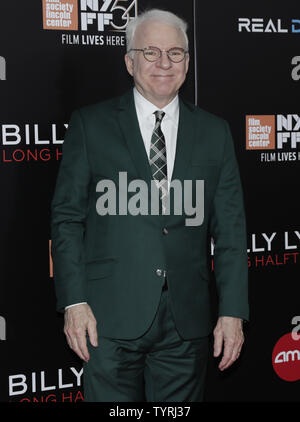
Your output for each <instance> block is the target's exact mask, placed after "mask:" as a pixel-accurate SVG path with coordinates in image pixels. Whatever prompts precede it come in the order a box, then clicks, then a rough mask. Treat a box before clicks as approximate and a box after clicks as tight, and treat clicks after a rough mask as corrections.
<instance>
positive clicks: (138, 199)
mask: <svg viewBox="0 0 300 422" xmlns="http://www.w3.org/2000/svg"><path fill="white" fill-rule="evenodd" d="M125 63H126V67H127V70H128V72H129V73H130V74H131V75H132V77H133V80H134V85H135V87H134V89H133V90H130V92H128V93H126V94H125V95H123V96H121V97H119V98H114V99H112V100H109V101H105V102H102V103H98V104H95V105H91V106H87V107H84V108H82V109H80V110H77V111H75V112H74V113H73V115H72V117H71V121H70V124H69V128H68V131H67V134H66V138H65V142H64V149H63V159H62V162H61V166H60V170H59V174H58V179H57V186H56V190H55V194H54V198H53V202H52V245H53V246H52V256H53V262H54V279H55V286H56V292H57V308H58V310H61V311H64V312H65V330H64V331H65V334H66V337H67V341H68V344H69V346H70V347H71V348H72V349H73V350H74V351H75V352H76V353H77V354H78V356H80V357H81V359H83V361H84V391H85V400H86V401H103V402H106V401H114V402H116V401H120V402H121V401H145V400H146V401H161V402H168V401H170V402H172V401H173V402H174V401H201V400H203V391H204V379H205V370H206V364H207V357H208V335H209V334H210V333H211V331H212V329H213V325H212V324H213V322H212V318H211V314H210V297H209V279H210V274H209V271H210V270H209V261H210V244H211V243H210V242H211V238H212V239H213V244H214V273H215V278H216V286H217V291H218V299H219V307H218V312H219V317H218V321H217V324H216V326H215V328H214V356H215V357H218V356H220V355H221V354H222V351H223V355H222V358H221V359H220V363H219V368H220V370H224V369H226V368H228V367H229V366H230V365H231V364H232V363H233V362H234V361H235V360H236V359H237V358H238V356H239V354H240V350H241V347H242V344H243V330H242V323H243V320H247V319H248V298H247V273H248V265H247V252H246V250H247V248H246V227H245V216H244V209H243V198H242V189H241V183H240V178H239V172H238V166H237V162H236V158H235V153H234V147H233V142H232V138H231V134H230V130H229V127H228V124H227V122H226V121H224V120H223V119H221V118H219V117H216V116H214V115H212V114H210V113H208V112H205V111H204V110H202V109H200V108H198V107H195V106H194V105H192V104H189V103H186V102H185V101H183V100H182V99H181V98H180V97H179V95H178V92H179V89H180V87H181V85H182V84H183V82H184V80H185V77H186V73H187V71H188V65H189V53H188V40H187V36H186V24H185V23H184V22H183V21H182V20H181V19H180V18H178V17H177V16H175V15H174V14H172V13H169V12H164V11H159V10H151V11H148V12H146V13H144V14H142V15H140V16H139V17H138V18H136V19H135V20H134V21H132V22H131V23H130V24H129V25H128V28H127V54H126V56H125ZM187 181H191V182H192V184H188V183H186V182H187ZM197 181H198V185H197ZM142 182H143V185H142ZM134 183H137V184H136V185H134ZM176 183H177V185H176ZM138 185H139V186H140V187H141V186H142V187H146V188H147V189H148V190H145V189H144V190H143V189H140V194H138V192H139V191H138V190H137V189H136V188H135V190H134V188H133V187H134V186H138ZM175 185H176V186H177V188H176V189H175ZM130 186H131V187H130ZM153 186H154V188H153ZM178 186H179V189H178ZM181 188H182V189H181ZM142 191H143V192H142ZM183 191H184V192H183ZM141 192H142V193H141ZM145 192H146V193H145ZM155 193H158V195H155ZM199 196H200V201H199ZM153 198H156V205H155V200H154V199H153ZM157 198H158V199H157ZM146 200H149V202H148V204H149V203H150V204H151V207H150V206H149V207H148V209H147V210H146V211H145V209H144V208H143V209H142V208H140V211H139V212H136V209H138V210H139V208H138V204H139V206H140V205H141V203H145V201H146ZM186 202H189V204H187V203H186ZM191 202H192V204H191ZM195 202H196V205H197V204H198V205H199V204H201V207H200V208H199V207H198V208H197V207H194V206H192V205H194V204H195ZM124 203H125V205H128V207H126V206H125V207H124ZM133 204H135V208H134V206H133ZM107 205H109V206H108V207H107ZM154 205H155V206H157V205H158V211H157V208H155V206H154ZM152 206H153V207H152ZM133 210H135V211H133ZM153 210H154V211H153ZM178 210H179V211H180V212H179V211H178ZM190 210H192V212H190ZM105 211H106V212H105ZM108 211H109V212H108ZM199 213H200V217H199ZM197 214H198V215H197Z"/></svg>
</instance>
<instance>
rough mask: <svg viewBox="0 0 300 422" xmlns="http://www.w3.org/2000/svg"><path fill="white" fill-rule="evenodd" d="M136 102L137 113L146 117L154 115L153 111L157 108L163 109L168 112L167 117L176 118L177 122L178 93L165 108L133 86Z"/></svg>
mask: <svg viewBox="0 0 300 422" xmlns="http://www.w3.org/2000/svg"><path fill="white" fill-rule="evenodd" d="M133 94H134V102H135V107H136V110H137V113H138V114H139V115H140V116H141V117H142V118H144V119H147V118H149V117H152V115H153V113H154V112H155V111H156V110H162V111H164V112H165V113H166V117H168V118H170V119H172V120H174V121H175V122H176V120H177V117H178V111H179V99H178V95H176V97H175V98H173V100H172V101H171V102H170V103H169V104H167V105H166V106H165V107H164V108H162V109H159V108H158V107H157V106H156V105H154V104H152V103H151V102H150V101H148V100H147V99H146V98H145V97H144V96H143V95H142V94H141V93H140V92H139V91H138V90H137V89H136V87H134V88H133Z"/></svg>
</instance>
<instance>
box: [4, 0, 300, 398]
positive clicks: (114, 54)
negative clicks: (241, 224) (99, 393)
mask: <svg viewBox="0 0 300 422" xmlns="http://www.w3.org/2000/svg"><path fill="white" fill-rule="evenodd" d="M138 5H139V11H141V10H144V9H145V8H151V7H159V8H165V9H168V10H170V11H173V12H175V13H177V14H179V15H180V16H182V17H183V18H184V19H186V20H187V22H188V24H189V39H190V55H191V63H190V70H189V73H188V78H187V81H186V83H185V85H184V87H183V89H182V94H183V96H184V97H186V98H187V99H188V100H190V101H191V102H195V101H196V102H197V104H198V105H199V106H200V107H202V108H204V109H206V110H208V111H210V112H212V113H214V114H217V115H219V116H221V117H224V118H225V119H226V120H228V122H229V124H230V127H231V130H232V134H233V138H234V141H235V147H236V152H237V157H238V161H239V165H240V171H241V177H242V183H243V187H244V197H245V208H246V214H247V226H248V233H249V242H250V240H251V234H253V233H256V234H258V236H259V234H261V233H267V234H271V233H273V232H276V233H277V234H278V239H279V238H280V237H283V233H284V232H285V231H289V232H293V231H294V230H299V211H300V209H299V201H298V192H299V161H296V162H286V163H278V162H277V163H262V162H260V158H259V156H260V151H247V150H246V147H245V145H246V141H245V137H246V132H245V116H246V115H260V114H266V115H275V114H298V113H299V111H300V110H299V105H298V99H299V87H300V81H298V82H296V81H293V80H292V78H291V70H292V65H291V60H292V57H294V56H296V55H300V50H299V40H300V34H291V33H288V34H277V33H246V32H238V29H237V26H238V18H239V17H249V18H251V17H262V18H265V19H266V21H267V20H268V19H269V18H272V19H273V20H274V21H276V20H277V19H279V18H280V19H282V21H283V24H284V25H285V24H286V23H288V22H290V21H291V19H293V18H295V19H297V18H299V12H297V7H296V2H295V1H294V2H288V3H287V2H285V3H282V2H272V4H271V7H269V6H267V5H264V4H262V2H260V1H257V0H255V1H252V2H251V3H250V4H243V3H240V2H235V1H233V0H231V1H226V2H217V3H216V2H205V3H203V2H198V1H194V2H193V1H191V0H189V1H188V0H186V1H184V2H182V1H179V0H178V1H175V0H173V1H161V0H160V1H147V0H144V1H142V0H139V1H138ZM298 9H299V8H298ZM297 13H298V14H297ZM194 24H195V27H194ZM62 32H64V33H67V32H68V31H59V30H57V31H55V30H54V31H50V30H43V25H42V2H40V1H31V2H18V3H17V4H15V3H14V2H8V1H7V2H1V5H0V55H1V56H3V57H5V59H6V62H7V80H6V81H1V82H0V125H1V126H2V125H3V124H16V125H18V126H20V127H22V126H23V127H24V125H25V124H30V127H31V129H30V130H31V132H32V126H33V125H34V124H38V125H39V135H40V139H49V137H50V136H51V125H52V124H53V123H55V124H56V125H57V130H58V138H59V139H63V136H64V131H65V128H64V124H67V123H68V120H69V117H70V114H71V112H72V111H73V110H74V109H75V108H77V107H79V106H82V105H85V104H90V103H93V102H96V101H99V100H102V99H105V98H108V97H111V96H114V95H119V94H121V93H123V92H124V91H125V90H127V89H128V88H129V87H130V86H131V84H132V82H131V79H130V77H129V76H128V74H127V72H126V69H125V65H124V58H123V57H124V53H125V47H110V46H106V47H105V46H101V47H100V46H83V45H81V46H76V45H73V46H72V45H62V44H61V34H62ZM90 32H91V33H95V31H93V30H91V31H90ZM74 33H75V32H74ZM299 114H300V113H299ZM22 133H24V130H23V132H22ZM0 136H1V133H0ZM46 147H48V148H49V149H50V150H51V151H54V150H55V149H56V148H60V147H59V146H58V147H57V146H53V145H49V146H46ZM0 148H1V150H3V149H5V150H6V152H7V153H9V151H12V150H13V149H15V148H20V149H22V148H23V149H27V148H30V149H34V148H35V146H34V145H30V146H27V145H25V143H24V140H23V141H22V142H21V143H20V144H19V145H18V146H5V147H4V146H3V145H2V142H1V146H0ZM298 150H299V148H298ZM298 150H297V151H298ZM1 154H2V151H1ZM58 165H59V161H57V160H54V159H53V160H49V161H42V160H39V161H37V162H34V161H30V162H26V161H20V162H3V160H2V155H1V162H0V186H1V207H0V221H1V225H0V242H1V243H0V248H1V250H0V253H1V255H0V256H1V278H0V280H1V281H0V283H1V290H0V301H1V307H0V315H1V316H3V317H4V318H5V319H6V323H7V327H6V329H7V338H6V340H5V341H0V350H1V360H0V401H2V402H7V401H21V400H26V401H32V400H34V399H35V400H37V401H42V400H44V401H45V400H46V397H47V395H49V394H53V395H55V397H56V400H57V401H63V400H64V399H65V400H66V401H68V400H69V401H74V398H75V397H76V394H77V393H78V391H81V392H82V394H83V388H82V386H80V387H77V386H76V385H74V387H73V388H67V389H65V390H64V389H61V390H59V389H56V390H53V391H49V392H47V391H45V392H42V391H41V389H40V386H39V381H38V382H37V391H36V392H35V393H32V392H31V390H30V388H29V389H28V391H27V392H26V393H24V394H21V395H15V396H9V392H8V377H9V376H11V375H16V374H24V375H25V376H26V377H27V378H28V380H29V381H30V378H31V374H32V373H33V372H34V373H36V374H37V376H39V373H40V372H41V371H45V377H46V385H56V386H57V385H58V381H57V373H58V369H59V368H61V369H62V371H63V380H64V382H65V383H74V381H75V378H74V377H72V376H70V369H69V368H70V367H75V368H76V369H77V370H78V371H79V370H80V368H81V363H80V361H79V359H77V357H76V356H75V355H74V353H73V352H72V351H70V350H69V349H68V346H67V344H66V341H65V338H64V334H63V331H62V328H63V319H62V316H61V315H58V314H57V313H56V311H55V292H54V286H53V279H52V278H51V277H49V239H50V224H49V219H50V202H51V199H52V195H53V190H54V186H55V179H56V174H57V170H58ZM258 239H261V238H259V237H258ZM276 239H277V238H276ZM297 245H299V241H298V243H297ZM264 246H265V244H264ZM273 246H274V249H273V250H272V253H273V255H274V254H279V255H280V254H281V255H282V253H283V252H284V244H283V242H280V241H277V240H276V241H274V243H273ZM249 247H250V246H249ZM297 251H299V246H297V249H295V250H292V252H297ZM269 253H271V252H269ZM255 255H257V256H260V255H264V256H266V255H267V253H264V254H262V253H258V254H255V253H253V252H249V256H250V257H251V258H254V256H255ZM249 292H250V310H251V315H250V316H251V321H250V323H249V324H248V325H247V326H246V327H245V333H246V344H245V347H244V350H243V353H242V355H241V357H240V359H239V361H238V362H236V363H235V364H234V365H233V366H232V368H230V369H228V370H227V371H226V373H220V372H219V371H218V369H217V362H216V360H215V359H214V358H213V357H212V356H211V357H210V360H209V367H208V377H207V391H206V397H205V399H206V401H207V402H217V401H219V402H220V401H237V402H239V401H240V402H245V401H249V402H255V401H273V402H276V401H298V400H299V391H298V387H299V381H298V382H297V381H296V382H286V381H284V380H282V379H280V378H279V377H278V376H277V375H276V373H275V372H274V370H273V367H272V358H271V356H272V350H273V347H274V346H275V344H276V342H277V341H278V339H279V338H280V337H281V336H282V335H284V334H286V333H288V332H290V331H291V329H292V325H291V320H292V318H293V317H294V316H295V315H298V314H300V309H299V293H300V287H299V262H298V261H297V263H296V264H293V263H287V264H286V265H276V266H270V265H269V266H264V267H262V266H260V267H256V268H254V267H253V266H252V267H250V268H249ZM211 346H212V343H211ZM29 384H30V382H29ZM29 387H30V386H29ZM68 397H69V399H68ZM70 397H71V398H70Z"/></svg>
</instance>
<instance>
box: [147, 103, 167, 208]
mask: <svg viewBox="0 0 300 422" xmlns="http://www.w3.org/2000/svg"><path fill="white" fill-rule="evenodd" d="M154 114H155V117H156V122H155V127H154V130H153V134H152V138H151V147H150V158H149V163H150V167H151V171H152V175H153V178H154V180H155V182H156V185H157V187H158V189H159V198H160V200H161V205H162V211H163V214H164V213H165V211H166V199H167V195H168V177H167V151H166V142H165V137H164V134H163V133H162V130H161V121H162V119H163V117H164V115H165V113H164V112H163V111H160V110H157V111H155V112H154Z"/></svg>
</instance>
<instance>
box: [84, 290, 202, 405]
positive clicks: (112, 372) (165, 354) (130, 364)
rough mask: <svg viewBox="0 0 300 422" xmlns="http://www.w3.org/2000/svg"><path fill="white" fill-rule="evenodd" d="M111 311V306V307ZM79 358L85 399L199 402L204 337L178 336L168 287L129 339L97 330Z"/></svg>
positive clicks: (200, 396) (91, 400)
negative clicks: (144, 325) (85, 358)
mask: <svg viewBox="0 0 300 422" xmlns="http://www.w3.org/2000/svg"><path fill="white" fill-rule="evenodd" d="M112 312H113V310H112ZM98 335H99V339H98V347H96V348H95V347H93V346H91V345H90V344H89V352H90V360H89V362H88V363H84V397H85V401H86V402H201V401H202V400H203V393H204V381H205V374H206V367H207V357H208V337H201V338H196V339H193V340H183V339H182V338H181V337H180V336H179V334H178V332H177V330H176V327H175V323H174V318H173V315H172V310H171V307H170V302H169V294H168V290H162V294H161V298H160V303H159V306H158V309H157V312H156V314H155V317H154V319H153V321H152V324H151V326H150V327H149V329H148V330H147V331H146V332H145V333H144V334H143V335H142V336H141V337H139V338H137V339H134V340H121V339H115V338H109V337H103V336H101V333H98Z"/></svg>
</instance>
